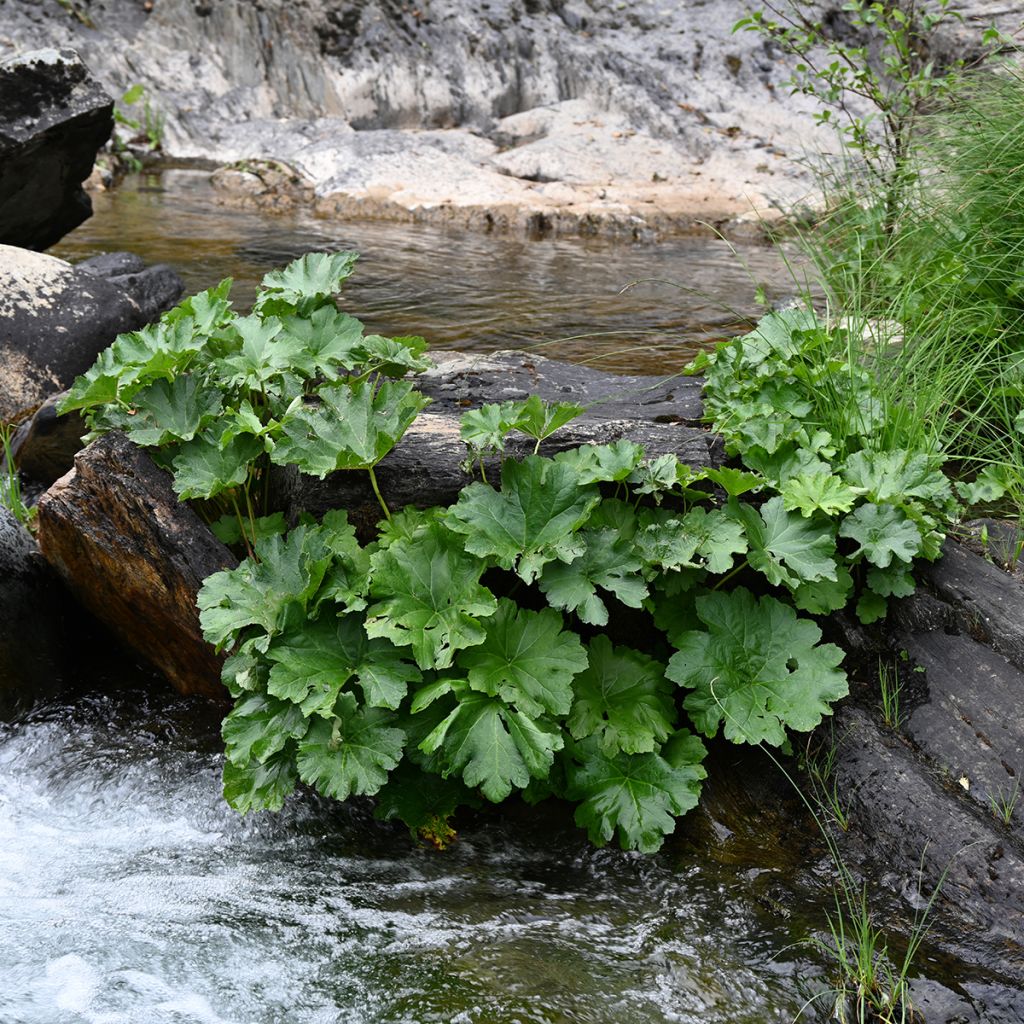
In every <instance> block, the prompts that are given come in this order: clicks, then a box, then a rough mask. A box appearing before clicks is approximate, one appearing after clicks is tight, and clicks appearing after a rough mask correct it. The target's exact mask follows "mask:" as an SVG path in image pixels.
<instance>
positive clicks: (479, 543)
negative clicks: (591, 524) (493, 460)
mask: <svg viewBox="0 0 1024 1024" xmlns="http://www.w3.org/2000/svg"><path fill="white" fill-rule="evenodd" d="M600 500H601V496H600V493H599V492H598V490H597V488H596V487H594V486H589V487H582V486H580V484H579V483H578V482H577V480H576V477H575V475H574V474H573V472H572V470H571V468H570V467H568V466H565V465H560V464H559V463H557V462H552V461H550V460H549V459H544V458H540V457H539V456H536V455H532V456H530V457H529V458H526V459H524V460H523V461H522V462H515V461H513V460H511V459H507V460H506V461H505V463H504V465H503V466H502V470H501V491H500V492H499V491H496V490H495V489H494V488H493V487H490V486H489V485H488V484H482V483H475V484H470V485H469V486H468V487H466V488H464V489H463V491H462V493H461V495H460V496H459V500H458V502H457V503H456V504H455V505H454V506H452V508H451V509H450V510H449V512H448V514H447V515H446V517H445V522H446V524H447V526H448V528H449V529H450V530H454V531H455V532H456V533H460V534H464V535H465V547H466V550H467V551H468V552H470V553H471V554H474V555H478V556H480V557H481V558H493V559H494V560H495V561H496V562H497V563H498V565H500V566H501V567H502V568H503V569H514V570H515V571H516V572H517V573H518V574H519V576H520V577H521V578H522V579H523V580H524V581H525V582H526V583H532V582H533V581H534V580H535V579H536V578H537V576H538V575H539V574H540V570H541V569H542V568H543V567H544V566H545V565H546V564H547V563H548V562H551V561H554V560H555V559H560V560H561V561H563V562H571V561H572V560H573V558H575V557H576V556H577V555H579V554H580V553H581V552H582V551H583V547H584V545H583V541H582V540H581V539H580V538H579V537H578V536H576V531H577V530H578V529H579V528H580V526H582V525H583V524H584V523H585V522H586V520H587V517H588V516H589V515H590V512H591V510H592V509H593V508H594V506H595V505H596V504H597V503H598V502H599V501H600Z"/></svg>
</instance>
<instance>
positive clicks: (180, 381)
mask: <svg viewBox="0 0 1024 1024" xmlns="http://www.w3.org/2000/svg"><path fill="white" fill-rule="evenodd" d="M132 403H133V404H134V406H135V408H136V415H135V416H133V417H132V420H131V424H130V425H129V427H128V429H127V431H126V433H127V434H128V437H129V438H131V440H132V441H134V442H135V443H136V444H137V445H140V446H141V447H143V448H158V447H159V446H160V445H165V444H169V443H170V442H172V441H191V440H192V438H193V437H195V436H196V433H197V432H198V431H199V430H200V429H201V428H202V427H205V426H207V425H208V424H210V423H212V422H213V421H214V419H216V417H217V416H218V415H219V413H220V410H221V396H220V392H218V391H215V390H214V389H213V388H208V387H204V386H203V385H202V383H201V382H200V381H199V380H198V379H197V378H195V377H193V376H181V377H176V378H175V379H174V380H173V381H171V382H170V383H168V382H167V381H166V380H158V381H155V382H154V383H153V384H150V385H149V386H148V387H145V388H143V389H142V390H141V391H138V392H136V394H135V397H134V398H133V399H132Z"/></svg>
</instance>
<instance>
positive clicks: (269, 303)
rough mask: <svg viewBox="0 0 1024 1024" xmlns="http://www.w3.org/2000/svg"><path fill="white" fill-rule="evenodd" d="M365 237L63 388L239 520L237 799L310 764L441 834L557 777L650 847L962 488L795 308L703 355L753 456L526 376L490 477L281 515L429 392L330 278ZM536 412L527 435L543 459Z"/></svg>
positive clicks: (230, 536) (551, 788) (207, 605)
mask: <svg viewBox="0 0 1024 1024" xmlns="http://www.w3.org/2000/svg"><path fill="white" fill-rule="evenodd" d="M353 262H354V257H353V256H352V255H351V254H336V255H334V256H326V255H314V256H307V257H304V258H303V260H300V261H297V262H296V263H294V264H292V265H291V266H290V267H288V268H286V269H285V270H284V271H282V272H279V273H275V274H268V275H267V277H266V278H265V279H264V284H263V290H262V291H261V293H260V295H259V297H258V298H257V301H256V305H255V307H254V310H253V312H252V313H251V314H250V315H249V316H245V317H241V316H238V315H237V314H235V313H233V312H231V311H230V308H229V304H228V301H227V287H226V286H221V287H219V288H218V289H213V290H211V291H210V292H206V293H203V294H202V295H199V296H196V297H194V298H192V299H190V300H188V301H186V302H185V303H183V304H182V306H181V307H179V308H178V309H177V310H175V311H172V312H171V313H169V314H167V315H166V316H165V317H164V319H163V321H162V322H161V323H160V324H158V325H156V326H154V327H152V328H147V329H146V330H145V331H142V332H136V333H135V334H132V335H127V336H123V337H122V338H119V339H118V341H117V342H115V344H114V346H112V348H111V349H110V350H108V351H107V352H106V353H104V354H103V355H102V356H101V357H100V359H99V361H98V362H97V365H96V366H95V367H94V368H93V369H92V370H91V371H90V372H89V373H88V374H86V375H85V376H84V377H83V378H81V379H80V380H79V381H78V382H76V385H75V387H74V389H73V390H72V393H71V395H70V396H69V398H68V401H67V403H66V407H67V408H79V409H85V410H87V416H88V419H89V422H90V425H91V428H92V430H93V432H94V433H96V432H102V431H104V430H109V429H114V428H117V429H122V430H125V431H126V432H127V433H128V435H129V436H130V437H133V438H134V439H135V440H137V441H138V442H139V443H141V444H144V445H146V446H147V447H150V448H151V449H152V450H153V451H154V453H155V457H156V458H157V459H158V461H160V462H161V463H162V464H163V465H165V466H167V467H168V468H169V469H170V470H171V471H172V472H173V474H174V478H175V486H176V487H177V489H178V491H179V493H180V494H182V496H183V497H190V498H193V499H195V500H198V501H199V502H200V508H201V509H203V510H205V511H206V512H207V513H208V514H209V517H210V518H211V519H212V520H214V522H215V523H216V525H217V529H218V530H219V532H220V533H221V535H222V536H224V537H225V538H226V539H227V540H228V541H229V542H234V543H236V544H239V545H240V546H242V547H244V549H245V551H246V557H245V558H244V559H243V561H242V562H241V563H240V564H239V565H238V566H237V567H236V568H234V569H230V570H224V571H222V572H218V573H215V574H214V575H212V576H210V577H209V578H208V579H207V580H206V581H205V583H204V585H203V588H202V591H201V592H200V595H199V608H200V619H201V624H202V628H203V632H204V635H205V637H206V639H207V640H208V641H209V642H210V643H211V644H213V645H214V646H215V647H216V649H217V650H218V651H221V652H224V653H225V654H226V660H225V663H224V669H223V680H224V683H225V685H226V687H227V688H228V690H229V691H230V693H231V695H232V697H233V698H234V699H235V707H234V709H233V710H232V712H231V713H230V714H229V715H228V716H227V718H226V719H225V721H224V726H223V735H224V740H225V748H226V763H225V768H224V792H225V795H226V797H227V799H228V801H229V802H230V803H231V805H232V806H233V807H235V808H237V809H238V810H239V811H243V812H244V811H249V810H255V809H276V808H280V807H281V806H282V804H283V802H284V800H285V799H286V798H287V796H288V794H289V793H291V792H292V790H293V789H294V788H295V786H296V785H297V784H298V783H299V782H302V783H305V784H307V785H310V786H313V787H315V788H316V789H317V790H318V791H319V792H321V793H323V794H324V795H326V796H329V797H332V798H335V799H338V800H345V799H348V798H350V797H353V796H374V797H376V800H377V813H378V814H379V815H380V816H381V817H384V818H391V817H395V818H399V819H401V820H402V821H404V822H405V823H406V824H407V825H408V826H409V827H410V828H412V829H413V830H417V831H419V832H420V833H421V834H423V835H426V836H428V837H430V838H431V841H434V842H437V843H439V844H443V843H444V842H445V841H447V839H448V838H450V834H451V833H450V828H449V826H448V819H449V818H450V816H451V815H452V814H453V813H454V811H455V810H456V809H457V808H458V807H460V806H474V805H477V804H478V803H479V802H480V801H481V800H486V801H490V802H493V803H498V802H501V801H503V800H505V799H508V798H509V797H510V796H512V795H513V794H520V795H522V796H523V797H525V798H526V799H528V800H531V801H536V800H541V799H544V798H546V797H551V796H554V797H558V798H562V799H566V800H569V801H572V802H573V803H575V804H576V821H577V823H578V824H579V825H580V826H581V827H583V828H585V829H586V830H587V831H588V833H589V835H590V837H591V838H592V839H593V841H594V842H595V843H598V844H603V843H606V842H608V841H610V840H612V839H613V838H617V839H618V841H619V843H620V844H621V845H622V846H623V847H625V848H632V849H639V850H642V851H653V850H656V849H657V848H658V847H659V846H660V845H661V843H662V841H663V839H664V837H665V836H666V835H667V834H669V833H670V832H671V831H672V830H673V828H674V827H675V820H676V817H677V816H679V815H681V814H683V813H685V812H686V811H687V810H689V809H690V808H692V807H693V806H694V805H695V804H696V802H697V800H698V798H699V794H700V786H701V780H702V779H703V778H704V776H705V769H704V768H703V766H702V761H703V759H704V755H705V747H704V741H703V740H704V738H711V737H714V736H716V735H717V734H718V733H719V732H720V731H721V732H723V733H724V735H725V737H726V739H728V740H731V741H733V742H736V743H766V744H771V745H775V746H785V745H786V743H787V733H788V731H789V730H796V731H806V730H810V729H813V728H814V727H815V726H816V725H817V724H818V723H820V721H821V720H822V717H823V716H825V715H828V714H830V712H831V705H832V703H833V702H834V701H836V700H838V699H840V698H841V697H843V696H844V695H845V694H846V692H847V682H846V677H845V674H844V673H843V671H842V669H841V668H840V662H841V660H842V653H841V652H840V650H839V649H838V648H837V647H835V646H834V645H832V644H829V643H822V633H821V630H820V628H819V627H818V625H817V624H816V623H815V622H814V621H813V620H812V619H810V618H808V617H807V616H806V615H803V614H801V612H810V613H811V614H822V613H828V612H831V611H835V610H837V609H840V608H843V607H845V606H846V605H847V604H848V603H849V602H850V601H856V602H857V608H858V612H859V613H860V615H861V618H862V619H864V620H866V621H870V620H871V619H873V618H877V617H878V616H879V615H881V614H883V613H884V608H885V602H886V599H887V598H888V597H889V596H891V595H893V594H902V593H906V592H907V591H908V590H909V589H910V588H912V586H913V583H912V579H911V575H910V572H911V567H912V562H913V560H914V559H915V558H918V557H925V558H934V557H936V555H937V553H938V550H939V544H940V541H941V539H942V538H941V533H940V532H939V516H940V514H941V512H942V511H943V510H944V509H945V508H946V507H947V506H948V505H949V503H950V502H951V501H952V495H951V492H950V490H949V485H948V483H947V482H946V481H945V478H944V477H943V475H942V473H941V471H940V461H939V460H938V459H937V458H936V457H934V456H933V455H931V454H928V453H924V454H922V453H919V452H911V451H906V452H899V451H887V452H882V453H878V452H875V451H873V449H872V448H871V447H870V444H869V443H868V441H869V437H870V430H871V424H872V416H873V410H874V409H875V405H876V400H875V396H874V394H873V390H872V389H873V384H872V380H871V378H870V377H869V376H867V375H866V374H863V373H860V372H859V371H856V370H854V369H851V367H849V366H844V365H838V364H835V363H834V361H831V360H827V361H825V362H824V363H820V362H819V361H818V359H817V354H819V353H820V351H822V350H823V349H822V346H823V344H824V342H823V336H824V335H826V334H827V333H828V332H826V330H825V328H824V327H823V326H822V325H821V324H819V323H818V322H817V321H816V320H815V319H814V318H813V317H811V316H809V315H806V314H803V313H797V312H792V313H784V314H774V315H772V316H770V317H767V318H766V319H765V320H764V321H762V323H761V324H760V325H759V326H758V328H757V330H756V331H754V332H753V333H751V334H750V335H748V336H747V337H745V338H740V339H736V340H734V341H731V342H727V343H724V344H723V345H721V346H719V348H718V349H717V350H716V352H714V353H712V354H710V355H708V356H706V357H704V358H702V359H701V360H700V361H699V367H700V368H703V369H704V370H705V371H706V374H707V376H706V400H707V409H708V415H709V417H710V419H711V420H712V422H713V424H714V427H715V429H716V430H718V431H719V432H720V433H721V434H722V436H723V438H724V439H725V443H726V445H727V448H728V451H729V452H730V454H733V455H735V456H736V457H737V464H734V465H730V466H726V467H723V468H717V469H716V468H701V467H696V468H695V467H691V466H689V465H685V464H683V463H681V462H680V461H679V460H678V459H677V458H676V456H674V455H672V454H663V455H660V456H657V457H653V458H648V457H646V455H645V453H644V451H643V449H642V448H641V447H640V446H639V445H636V444H634V443H632V442H629V441H618V442H615V443H614V444H609V445H597V446H595V445H584V446H581V447H578V448H573V449H569V450H567V451H563V452H560V453H559V454H558V455H556V456H554V457H553V458H547V457H544V456H541V455H540V454H539V453H538V451H537V449H538V448H539V442H540V441H541V440H543V439H544V438H545V437H548V436H549V435H550V434H551V433H553V432H554V431H555V430H557V429H559V428H560V427H562V426H564V425H565V424H566V423H567V422H569V421H570V420H571V419H572V418H573V417H575V416H577V415H579V414H580V412H582V410H581V409H580V408H579V407H578V406H572V405H569V404H564V403H563V404H557V405H549V404H546V403H544V402H541V401H540V400H539V399H538V398H535V397H534V398H530V399H528V400H526V401H523V402H516V403H502V404H500V405H488V406H484V407H483V408H481V409H476V410H471V411H469V412H468V413H467V414H466V415H465V417H464V420H463V426H462V430H463V437H464V439H465V440H466V442H467V445H468V451H469V454H468V460H467V461H468V464H469V465H475V464H477V463H478V462H479V465H480V475H481V479H480V480H478V481H475V482H473V483H470V484H469V485H468V486H466V487H465V488H464V489H463V490H462V492H461V494H460V495H459V497H458V500H457V501H456V502H455V503H454V504H453V505H452V506H451V507H449V508H430V509H416V508H407V509H405V510H403V511H401V512H396V513H395V514H394V515H392V514H391V513H390V512H389V510H388V509H387V508H386V506H385V507H384V508H383V514H384V518H383V519H382V521H381V523H380V524H379V529H378V532H377V533H376V534H375V535H374V536H372V537H370V538H369V539H367V538H365V537H363V538H358V537H357V536H356V533H355V531H354V529H353V527H352V526H351V525H350V524H349V522H348V520H347V518H346V515H345V513H344V512H343V511H340V510H338V511H332V512H329V513H328V514H327V515H325V516H324V518H323V520H322V521H321V522H319V523H317V522H314V521H311V520H310V521H301V522H299V523H298V524H296V525H294V526H293V527H292V528H291V529H286V524H285V522H284V520H283V517H282V516H281V515H280V514H270V513H269V509H266V508H264V509H262V511H263V512H264V514H263V515H257V514H256V513H257V512H258V511H261V510H260V509H258V508H257V507H256V504H255V502H254V500H253V499H254V497H255V496H258V495H259V494H262V493H264V491H265V487H266V483H267V474H268V472H269V469H270V466H271V465H290V466H295V467H297V469H298V470H299V471H300V472H304V473H308V474H312V475H315V476H324V475H325V474H327V473H331V472H336V471H353V470H356V471H366V472H369V473H371V474H372V472H373V467H374V466H375V465H376V464H377V462H379V461H380V459H381V458H383V457H384V456H385V455H386V454H387V452H388V451H390V450H391V448H392V447H393V446H394V444H396V443H397V441H398V440H399V438H400V437H401V436H402V434H403V432H404V431H405V430H406V429H407V428H408V426H409V425H410V423H411V422H412V421H413V418H414V417H415V415H416V414H417V412H418V411H419V410H420V408H421V407H422V406H423V404H424V402H425V400H424V399H423V398H422V396H420V395H419V393H418V392H417V391H416V390H415V389H414V386H413V383H412V382H411V381H410V380H408V379H405V376H406V374H407V373H410V372H411V373H415V372H417V371H419V370H422V369H424V368H425V367H426V365H427V363H426V360H425V358H424V355H423V350H424V345H423V343H422V341H421V340H420V339H390V340H389V339H384V338H379V337H376V336H369V337H367V336H364V335H363V332H362V329H361V327H360V325H359V324H358V323H357V322H356V321H354V320H352V318H350V317H347V316H345V314H342V313H339V312H338V310H337V308H336V307H335V304H334V299H333V293H334V291H336V289H337V288H338V286H339V285H340V283H341V281H343V280H344V278H345V277H346V276H347V275H348V273H349V272H350V271H351V269H352V264H353ZM829 390H831V391H832V392H833V393H834V394H835V395H836V396H839V398H841V399H842V401H843V402H844V403H846V405H847V406H848V407H849V408H850V409H852V410H856V412H857V415H856V416H853V415H851V417H850V419H849V422H848V427H847V428H844V429H842V430H829V429H826V427H825V426H824V425H823V422H822V421H821V420H820V418H819V412H820V402H821V401H822V396H823V395H824V394H825V393H826V392H827V391H829ZM517 432H518V433H523V434H526V435H528V436H529V437H531V438H533V439H535V441H536V442H537V443H536V445H535V451H534V453H533V454H530V455H528V456H526V457H525V458H522V459H515V458H513V457H510V456H508V455H507V454H505V446H506V443H507V439H508V437H509V436H510V435H512V434H514V433H517ZM485 456H490V457H494V456H501V459H500V473H499V474H498V478H497V479H494V480H492V481H488V480H487V479H486V478H485V477H484V463H483V459H484V457H485ZM382 504H383V503H382ZM243 505H244V511H243V508H242V506H243ZM225 509H230V510H231V511H232V512H234V515H233V517H228V518H220V515H221V514H222V513H223V512H224V510H225ZM637 638H640V639H639V641H638V640H637ZM634 644H638V646H642V647H643V648H644V649H643V650H640V649H638V646H634Z"/></svg>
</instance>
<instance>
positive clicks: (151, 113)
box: [112, 83, 164, 173]
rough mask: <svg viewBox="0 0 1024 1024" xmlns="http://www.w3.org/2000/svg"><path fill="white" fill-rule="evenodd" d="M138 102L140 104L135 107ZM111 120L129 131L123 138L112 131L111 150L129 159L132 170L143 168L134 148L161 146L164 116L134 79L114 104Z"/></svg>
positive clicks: (148, 149) (154, 150)
mask: <svg viewBox="0 0 1024 1024" xmlns="http://www.w3.org/2000/svg"><path fill="white" fill-rule="evenodd" d="M140 102H141V103H142V107H141V109H138V110H136V109H135V108H137V107H138V105H139V103H140ZM129 108H131V109H129ZM114 122H115V123H116V124H117V125H120V126H121V127H123V128H125V129H127V133H128V135H129V137H128V138H127V139H126V138H124V137H123V136H122V135H121V134H119V133H117V132H115V133H114V135H113V138H112V145H113V149H114V152H115V153H117V154H118V155H119V156H120V157H121V158H122V159H123V160H125V161H126V163H128V165H129V169H130V170H131V171H132V172H133V173H137V172H138V171H140V170H141V169H142V161H141V160H140V159H139V157H138V153H137V151H141V152H143V153H157V152H159V151H160V149H161V148H162V147H163V138H164V116H163V114H161V113H160V112H159V111H158V110H157V109H156V108H155V107H154V106H153V105H152V104H151V103H150V101H149V97H148V96H147V95H146V90H145V88H144V87H143V86H142V85H140V84H138V83H136V84H135V85H133V86H131V87H130V88H129V89H128V90H126V92H125V93H124V94H123V95H122V96H121V99H120V100H119V101H118V102H117V103H116V104H115V105H114Z"/></svg>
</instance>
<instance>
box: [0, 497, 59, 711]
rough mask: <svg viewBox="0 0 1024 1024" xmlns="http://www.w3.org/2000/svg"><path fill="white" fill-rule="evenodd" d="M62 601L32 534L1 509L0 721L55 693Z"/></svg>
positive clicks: (1, 507) (57, 582)
mask: <svg viewBox="0 0 1024 1024" xmlns="http://www.w3.org/2000/svg"><path fill="white" fill-rule="evenodd" d="M66 612H67V598H66V594H65V591H64V588H63V586H62V585H61V583H60V581H59V580H58V579H57V577H56V575H55V574H54V573H53V572H52V571H51V569H50V567H49V566H48V565H47V564H46V562H45V560H44V559H43V557H42V556H41V555H40V553H39V549H38V548H37V547H36V543H35V541H34V540H33V539H32V536H31V534H29V532H28V531H27V530H26V529H25V528H24V527H23V526H22V525H21V524H20V523H19V522H18V521H17V520H16V519H15V518H14V516H13V515H12V514H11V513H10V512H9V511H8V510H7V509H6V508H4V507H3V506H0V715H5V714H7V713H9V712H10V711H12V710H13V709H14V708H16V707H19V706H25V705H28V704H30V703H32V702H33V701H35V700H37V699H39V698H40V697H45V696H50V695H53V694H56V693H58V692H59V690H60V688H61V683H62V679H63V675H64V672H65V669H66V668H67V659H68V656H69V655H70V656H73V652H72V651H71V650H70V648H69V645H68V639H69V638H68V632H67V628H66V618H67V616H66Z"/></svg>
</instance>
